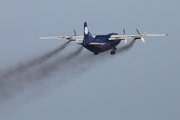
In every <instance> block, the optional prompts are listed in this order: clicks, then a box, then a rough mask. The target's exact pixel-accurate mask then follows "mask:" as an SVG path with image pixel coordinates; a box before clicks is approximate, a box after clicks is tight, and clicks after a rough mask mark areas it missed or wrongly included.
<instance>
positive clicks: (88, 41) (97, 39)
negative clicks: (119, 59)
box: [39, 22, 168, 55]
mask: <svg viewBox="0 0 180 120" xmlns="http://www.w3.org/2000/svg"><path fill="white" fill-rule="evenodd" d="M136 31H137V33H138V34H137V35H125V30H124V29H123V32H124V34H123V35H119V34H118V33H109V34H106V35H92V34H91V33H90V32H89V29H88V26H87V22H84V35H83V36H77V35H76V31H75V30H74V35H71V36H51V37H39V39H59V40H70V41H76V42H77V44H79V45H82V46H83V47H84V48H86V49H87V50H89V51H91V52H93V53H94V55H98V54H99V53H102V52H105V51H108V50H111V52H110V54H111V55H114V54H115V53H116V50H117V48H116V46H117V45H118V44H119V43H120V42H121V40H124V41H125V44H127V39H134V40H137V39H141V40H142V42H145V39H144V37H146V36H167V35H168V34H146V33H144V34H141V33H140V32H139V31H138V29H136ZM79 40H82V43H79Z"/></svg>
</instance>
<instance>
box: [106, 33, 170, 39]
mask: <svg viewBox="0 0 180 120" xmlns="http://www.w3.org/2000/svg"><path fill="white" fill-rule="evenodd" d="M167 35H168V34H137V35H112V36H111V37H110V38H109V40H126V39H130V38H133V39H142V37H146V36H167Z"/></svg>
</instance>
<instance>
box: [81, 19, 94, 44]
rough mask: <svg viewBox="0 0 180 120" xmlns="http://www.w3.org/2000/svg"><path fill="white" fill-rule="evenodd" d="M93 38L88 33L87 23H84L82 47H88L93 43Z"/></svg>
mask: <svg viewBox="0 0 180 120" xmlns="http://www.w3.org/2000/svg"><path fill="white" fill-rule="evenodd" d="M93 39H94V38H93V37H92V35H91V33H90V32H89V29H88V26H87V23H86V22H84V40H83V45H88V44H89V43H90V42H92V41H93Z"/></svg>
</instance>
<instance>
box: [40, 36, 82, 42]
mask: <svg viewBox="0 0 180 120" xmlns="http://www.w3.org/2000/svg"><path fill="white" fill-rule="evenodd" d="M83 38H84V36H51V37H39V38H38V39H58V40H74V41H77V40H83Z"/></svg>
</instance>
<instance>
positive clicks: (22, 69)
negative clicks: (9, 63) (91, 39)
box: [0, 41, 71, 80]
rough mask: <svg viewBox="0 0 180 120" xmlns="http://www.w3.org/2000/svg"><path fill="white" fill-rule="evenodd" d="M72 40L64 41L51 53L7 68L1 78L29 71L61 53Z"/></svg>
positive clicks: (0, 74)
mask: <svg viewBox="0 0 180 120" xmlns="http://www.w3.org/2000/svg"><path fill="white" fill-rule="evenodd" d="M70 42H71V41H67V42H66V43H64V44H63V45H61V46H60V47H58V48H56V49H55V50H53V51H50V52H49V53H46V54H44V55H42V56H40V57H38V58H35V59H34V60H32V61H29V62H27V63H25V64H19V65H17V66H15V67H13V68H10V69H7V70H6V71H5V72H4V73H0V76H1V77H0V80H2V79H7V78H9V77H12V76H13V75H16V74H21V73H22V72H25V71H27V69H29V68H31V67H34V66H36V65H38V64H42V63H43V62H45V61H47V60H48V59H50V58H51V57H53V56H54V55H56V54H57V53H59V52H60V51H61V50H63V49H65V47H66V46H67V44H68V43H70Z"/></svg>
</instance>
